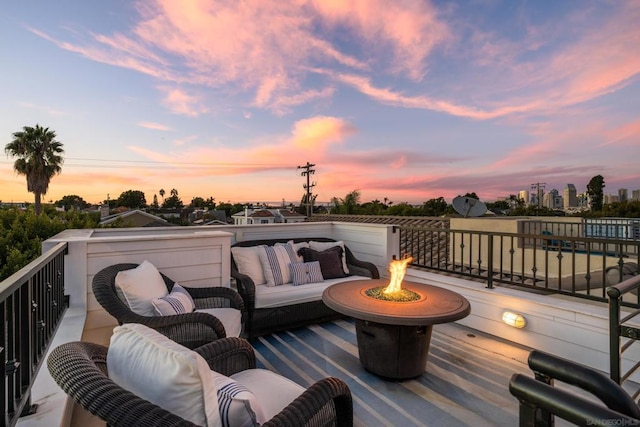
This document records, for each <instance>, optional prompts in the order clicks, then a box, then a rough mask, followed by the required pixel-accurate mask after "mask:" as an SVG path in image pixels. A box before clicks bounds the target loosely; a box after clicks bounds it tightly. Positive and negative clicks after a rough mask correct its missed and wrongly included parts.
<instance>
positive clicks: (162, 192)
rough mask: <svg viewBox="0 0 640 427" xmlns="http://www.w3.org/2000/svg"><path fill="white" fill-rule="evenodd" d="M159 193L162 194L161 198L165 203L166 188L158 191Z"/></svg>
mask: <svg viewBox="0 0 640 427" xmlns="http://www.w3.org/2000/svg"><path fill="white" fill-rule="evenodd" d="M158 193H160V197H162V201H163V202H164V194H165V193H164V188H161V189H160V191H158Z"/></svg>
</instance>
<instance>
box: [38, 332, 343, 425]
mask: <svg viewBox="0 0 640 427" xmlns="http://www.w3.org/2000/svg"><path fill="white" fill-rule="evenodd" d="M124 326H125V327H126V326H128V325H124ZM135 326H142V325H135ZM111 346H114V343H113V340H112V344H111ZM194 352H195V353H197V354H198V355H199V356H197V358H199V359H200V360H199V361H198V363H201V364H204V367H205V369H204V370H205V371H207V372H208V375H210V376H212V377H214V376H217V377H221V375H220V374H222V375H224V376H227V377H230V378H235V379H236V381H237V382H238V383H239V384H242V387H245V386H244V384H249V385H246V387H247V389H249V390H250V391H251V392H252V393H253V394H254V395H255V398H256V399H257V402H258V403H259V404H263V405H264V406H263V407H262V408H257V409H259V411H260V412H261V413H262V416H264V417H268V418H267V420H266V421H263V423H262V426H265V427H269V426H305V425H314V426H315V425H317V426H320V425H322V426H325V425H336V426H352V425H353V402H352V397H351V392H350V390H349V387H348V386H347V385H346V384H345V383H344V382H343V381H342V380H340V379H338V378H332V377H329V378H324V379H322V380H319V381H317V382H316V383H314V384H313V385H311V386H310V387H309V388H307V389H304V388H303V387H301V386H299V385H297V384H294V383H292V382H291V381H290V380H288V379H286V378H284V377H281V376H280V375H278V374H275V373H273V372H270V371H266V370H263V369H255V368H256V361H255V355H254V352H253V348H252V347H251V345H250V344H249V343H248V342H247V341H246V340H245V339H242V338H221V339H219V340H216V341H213V342H211V343H208V344H207V345H205V346H203V347H200V348H199V349H197V350H195V351H194ZM194 352H192V353H194ZM200 356H201V358H200ZM110 357H112V356H111V354H110V350H109V349H108V348H107V347H104V346H101V345H98V344H93V343H88V342H71V343H66V344H63V345H61V346H59V347H57V348H55V349H54V350H53V351H52V352H51V354H50V356H49V357H48V359H47V364H48V368H49V371H50V372H51V375H52V377H53V378H54V380H55V381H56V382H57V383H58V385H59V386H60V387H61V388H62V389H63V390H64V391H65V392H66V393H67V394H68V395H69V396H70V397H71V398H72V399H73V400H74V401H75V402H76V403H78V404H79V405H80V406H82V407H83V408H84V409H86V410H87V411H89V412H90V413H92V414H94V415H96V416H98V417H99V418H100V419H102V420H104V421H106V422H107V424H108V425H110V426H122V427H128V426H142V425H144V426H163V427H164V426H194V425H197V424H194V423H193V422H191V421H188V420H186V419H184V418H182V417H180V416H178V415H176V414H175V413H174V412H170V411H169V410H166V409H163V408H162V407H160V406H158V405H156V404H154V403H151V402H150V401H149V400H147V399H144V398H142V397H141V396H139V395H138V394H136V393H133V392H131V391H128V389H125V388H123V387H122V386H120V385H118V383H116V382H115V381H114V379H113V378H110V376H109V375H111V376H112V377H114V376H116V377H117V374H116V373H115V371H116V368H115V366H114V367H112V363H116V362H117V361H118V359H117V357H116V356H113V358H110ZM182 358H183V357H179V358H178V359H182ZM178 359H173V360H170V361H169V363H176V361H178ZM202 359H204V360H202ZM107 360H109V366H107ZM124 362H125V363H126V362H127V359H125V360H124ZM132 362H135V360H132ZM205 362H206V363H205ZM178 363H180V362H178ZM207 365H208V369H211V371H209V370H208V369H207ZM199 366H201V365H199ZM112 371H113V372H112ZM169 371H171V369H169ZM212 371H215V372H212ZM147 374H148V373H144V374H143V375H147ZM168 375H171V372H168ZM203 375H205V376H206V375H207V374H206V373H204V374H203ZM252 378H253V382H254V383H255V382H256V381H259V380H260V379H262V382H261V384H263V385H262V386H260V384H257V385H256V384H253V385H254V386H255V387H253V388H251V385H250V384H251V382H252ZM265 378H266V379H267V381H270V382H269V383H268V384H264V379H265ZM209 380H210V379H207V381H209ZM180 382H181V383H182V381H180ZM203 382H204V380H203ZM291 384H293V386H294V390H293V392H294V396H297V397H294V398H292V399H290V400H286V401H283V400H285V399H288V397H287V396H291V390H290V389H291ZM270 385H271V386H272V387H270ZM173 387H174V386H172V385H171V384H169V388H170V390H169V391H168V393H169V394H171V393H172V392H173V390H171V388H173ZM180 387H181V385H175V388H180ZM215 387H217V388H216V390H213V393H214V395H213V396H210V397H213V399H206V395H205V396H202V395H200V396H199V399H197V400H199V401H201V403H202V404H204V405H206V404H207V402H208V403H209V404H211V402H212V401H213V402H215V401H216V396H215V394H216V392H217V396H218V404H219V405H220V406H219V408H220V409H219V411H220V412H219V414H220V415H218V414H216V413H211V414H208V415H210V417H209V418H207V421H209V420H210V419H213V420H214V422H215V417H216V416H219V417H223V415H224V414H225V413H226V412H225V411H227V410H228V407H226V406H224V404H221V403H220V402H221V400H220V399H221V398H220V396H221V395H220V393H221V391H222V387H221V386H220V385H219V384H218V383H216V386H215ZM273 387H275V388H276V389H277V392H276V393H274V391H275V390H274V389H273ZM287 388H289V390H286V389H287ZM183 392H184V390H181V391H178V392H177V393H183ZM209 392H211V390H209ZM164 394H165V393H163V392H159V393H158V395H159V396H160V397H159V398H163V396H164ZM180 396H182V395H180ZM157 397H158V396H156V397H154V398H157ZM203 397H205V398H204V399H203ZM190 398H191V396H189V395H188V394H184V398H183V399H174V400H173V401H172V404H174V405H175V404H177V405H180V403H181V400H187V401H188V400H189V399H190ZM223 402H227V401H224V400H223ZM227 403H228V402H227ZM237 403H240V408H238V407H237V406H236V408H235V409H237V410H238V409H239V410H240V411H242V410H243V409H244V407H245V405H247V403H246V402H244V403H242V402H237V401H236V402H232V403H231V404H232V405H233V404H237ZM213 405H215V403H213ZM258 406H260V405H258ZM215 410H218V408H215ZM274 411H275V412H274ZM187 412H190V411H189V410H188V411H187ZM254 415H255V414H254ZM222 419H223V420H226V419H225V418H222ZM222 424H223V425H227V424H225V423H224V421H223V423H222Z"/></svg>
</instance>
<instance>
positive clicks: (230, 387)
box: [211, 371, 265, 427]
mask: <svg viewBox="0 0 640 427" xmlns="http://www.w3.org/2000/svg"><path fill="white" fill-rule="evenodd" d="M211 375H212V376H213V381H214V382H215V384H216V387H217V389H218V409H219V411H220V419H221V420H222V427H236V426H237V427H240V426H242V427H244V426H259V425H260V422H264V421H265V420H264V415H263V414H262V408H261V407H260V404H259V403H258V399H256V396H255V395H254V394H253V393H252V392H251V391H250V390H249V389H248V388H246V387H245V386H243V385H242V384H240V383H238V382H237V381H235V380H233V379H231V378H229V377H227V376H224V375H222V374H220V373H218V372H215V371H211Z"/></svg>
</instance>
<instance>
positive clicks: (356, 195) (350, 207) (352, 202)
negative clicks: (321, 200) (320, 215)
mask: <svg viewBox="0 0 640 427" xmlns="http://www.w3.org/2000/svg"><path fill="white" fill-rule="evenodd" d="M331 203H333V204H334V207H333V208H332V209H331V213H337V214H349V215H352V214H356V213H358V212H357V211H358V207H359V204H360V190H353V191H352V192H350V193H348V194H347V195H346V196H344V199H338V198H337V197H333V198H332V199H331Z"/></svg>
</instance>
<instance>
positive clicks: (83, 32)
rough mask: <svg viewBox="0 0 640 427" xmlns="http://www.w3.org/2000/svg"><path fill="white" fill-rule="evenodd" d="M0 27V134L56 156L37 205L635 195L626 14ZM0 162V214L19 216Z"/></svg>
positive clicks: (433, 11) (230, 11)
mask: <svg viewBox="0 0 640 427" xmlns="http://www.w3.org/2000/svg"><path fill="white" fill-rule="evenodd" d="M3 12H4V13H3V16H2V17H0V22H1V23H2V25H0V40H2V42H0V44H1V45H2V47H3V49H2V52H3V54H4V57H5V64H11V66H10V67H4V68H3V70H2V71H1V73H2V74H1V75H2V79H0V89H1V90H2V93H3V97H2V99H0V113H1V114H2V117H3V120H2V121H1V122H0V135H2V137H3V139H2V140H1V141H2V144H3V147H4V145H6V144H7V143H9V142H10V141H11V135H12V133H13V132H17V131H20V130H21V129H22V127H23V126H34V125H35V124H36V123H38V124H40V125H42V126H44V127H49V128H50V129H52V130H55V131H56V133H57V134H58V140H59V141H60V142H62V143H63V144H64V148H65V151H66V152H65V155H64V157H65V163H64V164H63V166H62V174H61V175H59V176H55V177H53V179H52V181H51V183H50V186H49V191H48V193H47V194H46V195H45V196H44V198H43V200H45V201H49V200H54V201H55V200H58V199H60V198H61V197H62V196H64V195H70V194H76V195H79V196H80V197H82V198H83V199H85V200H86V201H88V202H90V203H98V202H100V201H102V200H105V199H106V198H107V194H109V197H111V198H112V199H113V198H116V197H117V196H118V195H119V194H120V193H122V192H124V191H127V190H140V191H143V192H145V195H146V198H147V201H148V202H149V203H150V202H151V201H152V199H153V195H154V194H158V191H159V190H160V188H163V189H164V190H165V191H166V192H167V193H168V192H169V191H170V190H171V189H173V188H175V189H177V190H178V191H179V195H180V197H181V199H182V200H183V201H184V202H185V203H188V202H189V201H190V200H191V198H192V197H194V196H200V197H203V198H208V197H214V198H215V199H216V201H219V202H226V201H232V202H239V203H243V202H260V201H277V200H281V199H283V198H284V199H285V200H286V201H287V202H293V203H299V201H300V199H301V197H302V195H303V193H304V189H303V187H302V185H303V183H304V182H305V181H304V178H303V177H302V176H300V170H299V169H298V166H301V165H304V164H305V163H307V162H310V163H313V164H315V165H316V167H315V169H316V173H315V175H314V176H313V182H315V183H316V184H317V185H316V186H315V187H314V193H315V194H317V196H318V199H317V200H318V201H319V202H326V201H329V200H331V198H332V197H344V196H345V195H346V194H347V193H349V192H351V191H353V190H359V191H360V192H361V194H362V198H361V201H362V202H366V201H370V200H374V199H378V200H383V199H385V198H386V199H388V200H392V201H393V202H394V203H400V202H409V203H421V202H423V201H426V200H429V199H432V198H437V197H444V198H445V199H446V200H447V201H448V202H450V201H451V199H452V198H453V197H455V196H456V195H459V194H465V193H467V192H476V193H477V194H478V195H479V196H480V198H481V200H487V201H491V200H497V199H500V198H503V197H508V195H509V194H518V192H519V191H520V190H523V189H527V190H530V187H531V185H532V184H534V183H537V182H545V183H546V188H547V191H549V190H551V189H553V188H555V189H557V190H558V191H559V192H562V191H563V190H564V188H565V186H566V184H569V183H572V184H575V185H576V188H577V190H578V192H582V191H584V189H586V185H587V183H588V182H589V180H590V179H591V178H592V177H593V176H595V175H602V176H603V177H604V179H605V185H606V186H605V189H604V192H605V193H610V194H616V193H617V191H618V189H620V188H627V189H628V190H629V195H631V192H632V191H633V190H636V189H638V188H640V172H638V168H637V165H636V162H637V158H638V157H640V156H639V154H640V113H639V112H640V78H639V76H640V56H639V55H637V52H636V50H637V41H638V39H639V37H640V29H639V28H638V26H637V22H640V3H638V2H603V1H565V2H525V1H519V2H513V1H506V0H495V1H477V2H471V3H469V2H445V1H398V2H383V1H382V0H380V1H378V0H369V1H352V2H347V3H340V2H326V1H312V0H309V1H290V2H289V1H281V2H269V1H264V2H257V1H256V2H252V1H249V2H219V1H214V0H201V1H197V2H190V3H182V2H181V3H174V2H171V1H169V0H158V1H153V0H145V1H133V2H100V3H86V2H82V1H79V0H62V1H60V2H57V3H56V5H55V7H53V6H42V4H41V3H40V2H36V1H34V0H26V1H21V2H14V3H9V4H7V5H5V8H4V11H3ZM12 165H13V159H12V158H8V157H6V156H5V157H4V158H0V200H2V201H6V202H10V201H27V202H31V201H32V200H33V195H32V194H31V193H28V192H27V189H26V180H25V178H24V177H23V176H18V175H16V174H15V172H14V171H13V167H12Z"/></svg>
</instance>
